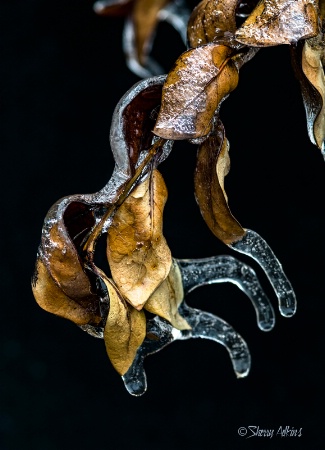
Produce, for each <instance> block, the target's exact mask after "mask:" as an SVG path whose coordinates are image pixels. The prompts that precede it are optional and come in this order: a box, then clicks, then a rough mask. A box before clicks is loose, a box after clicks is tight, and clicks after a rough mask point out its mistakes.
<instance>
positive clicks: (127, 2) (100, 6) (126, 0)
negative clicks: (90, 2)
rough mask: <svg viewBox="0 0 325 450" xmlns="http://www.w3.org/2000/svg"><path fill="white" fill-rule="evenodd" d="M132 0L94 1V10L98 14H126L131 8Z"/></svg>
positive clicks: (114, 15) (113, 15)
mask: <svg viewBox="0 0 325 450" xmlns="http://www.w3.org/2000/svg"><path fill="white" fill-rule="evenodd" d="M133 3H134V0H98V1H96V2H95V3H94V6H93V8H94V11H95V13H97V14H99V15H100V16H112V17H117V16H126V15H127V14H129V13H130V12H131V10H132V6H133Z"/></svg>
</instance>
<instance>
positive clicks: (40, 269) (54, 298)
mask: <svg viewBox="0 0 325 450" xmlns="http://www.w3.org/2000/svg"><path fill="white" fill-rule="evenodd" d="M80 197H82V196H71V197H66V198H64V199H62V200H60V201H58V202H57V203H55V204H54V205H53V206H52V208H51V209H50V210H49V212H48V214H47V217H46V219H45V222H44V226H43V230H42V238H41V244H40V248H39V255H38V259H37V263H36V269H35V273H34V276H33V282H32V285H33V292H34V296H35V299H36V301H37V302H38V304H39V305H40V306H41V307H42V308H44V309H46V310H47V311H49V312H53V314H57V315H60V316H62V317H65V318H67V319H70V320H72V321H73V322H75V323H77V324H78V325H80V324H85V323H93V324H98V323H99V322H100V321H101V315H100V309H99V303H100V297H99V295H98V294H97V292H96V286H95V285H96V279H95V277H93V279H91V273H90V272H89V273H86V270H85V268H84V266H83V263H82V260H81V258H80V256H79V254H78V251H77V248H76V245H77V243H78V242H79V241H80V239H82V237H83V236H85V233H87V232H88V231H89V230H90V229H91V227H92V226H93V224H94V215H93V210H92V209H91V208H90V209H88V207H87V206H86V204H84V203H82V202H81V201H80V200H81V198H80ZM76 200H79V201H76Z"/></svg>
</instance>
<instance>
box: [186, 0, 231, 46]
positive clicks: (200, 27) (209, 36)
mask: <svg viewBox="0 0 325 450" xmlns="http://www.w3.org/2000/svg"><path fill="white" fill-rule="evenodd" d="M237 3H238V0H202V1H201V2H200V3H199V4H198V5H197V6H196V7H195V8H194V10H193V12H192V14H191V17H190V19H189V22H188V27H187V38H188V44H189V46H190V47H193V48H194V47H198V46H199V45H204V44H208V43H210V42H212V41H213V39H215V38H216V37H218V36H222V35H223V34H224V33H225V32H226V31H230V32H232V33H234V32H235V31H236V16H235V11H236V7H237Z"/></svg>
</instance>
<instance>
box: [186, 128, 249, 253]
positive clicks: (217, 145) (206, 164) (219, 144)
mask: <svg viewBox="0 0 325 450" xmlns="http://www.w3.org/2000/svg"><path fill="white" fill-rule="evenodd" d="M229 168H230V160H229V154H228V141H227V139H226V137H225V133H224V128H223V125H222V123H221V122H220V121H218V123H217V126H216V129H215V131H214V132H213V133H211V135H210V136H209V137H208V138H207V139H206V140H205V141H204V142H203V143H202V144H201V145H200V147H199V151H198V156H197V165H196V169H195V174H194V185H195V197H196V201H197V202H198V205H199V207H200V210H201V214H202V216H203V218H204V220H205V222H206V224H207V225H208V227H209V228H210V230H211V231H212V232H213V233H214V234H215V236H217V238H219V239H220V240H221V241H222V242H224V243H225V244H232V243H234V242H236V241H238V240H240V239H241V238H242V237H243V236H244V234H245V230H244V229H243V228H242V227H241V225H240V224H239V223H238V222H237V220H236V219H235V218H234V217H233V215H232V214H231V212H230V209H229V206H228V199H227V195H226V192H225V189H224V178H225V176H226V175H227V173H228V172H229Z"/></svg>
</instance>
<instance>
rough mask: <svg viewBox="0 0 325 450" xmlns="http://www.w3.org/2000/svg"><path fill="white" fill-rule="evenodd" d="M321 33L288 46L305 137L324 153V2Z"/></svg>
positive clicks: (324, 5) (321, 4)
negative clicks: (307, 136) (300, 100)
mask: <svg viewBox="0 0 325 450" xmlns="http://www.w3.org/2000/svg"><path fill="white" fill-rule="evenodd" d="M320 19H321V21H322V27H321V28H322V31H321V32H320V33H319V34H318V35H317V36H316V37H313V38H310V39H306V40H305V41H304V42H299V43H298V45H295V46H291V57H292V59H291V60H292V65H293V68H294V71H295V75H296V77H297V79H298V81H299V83H300V87H301V93H302V98H303V102H304V106H305V111H306V118H307V130H308V135H309V138H310V140H311V142H312V143H313V144H315V145H316V146H317V147H318V148H319V149H321V150H322V151H323V152H324V139H325V77H324V65H325V34H324V30H325V1H324V0H322V1H321V2H320Z"/></svg>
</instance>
